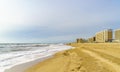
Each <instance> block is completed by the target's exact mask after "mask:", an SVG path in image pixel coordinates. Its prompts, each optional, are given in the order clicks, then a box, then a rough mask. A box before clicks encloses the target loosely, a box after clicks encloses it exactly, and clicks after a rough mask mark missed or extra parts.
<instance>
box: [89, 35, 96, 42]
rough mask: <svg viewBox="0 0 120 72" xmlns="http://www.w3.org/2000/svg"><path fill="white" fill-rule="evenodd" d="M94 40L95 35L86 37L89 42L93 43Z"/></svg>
mask: <svg viewBox="0 0 120 72" xmlns="http://www.w3.org/2000/svg"><path fill="white" fill-rule="evenodd" d="M95 40H96V38H95V36H94V37H91V38H88V42H89V43H94V42H95Z"/></svg>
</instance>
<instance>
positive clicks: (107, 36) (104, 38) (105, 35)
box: [95, 29, 113, 42]
mask: <svg viewBox="0 0 120 72" xmlns="http://www.w3.org/2000/svg"><path fill="white" fill-rule="evenodd" d="M112 34H113V33H112V29H107V30H103V31H100V32H97V33H96V34H95V38H96V42H112Z"/></svg>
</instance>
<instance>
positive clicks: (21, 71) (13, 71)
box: [4, 55, 53, 72]
mask: <svg viewBox="0 0 120 72" xmlns="http://www.w3.org/2000/svg"><path fill="white" fill-rule="evenodd" d="M52 57H53V55H48V56H45V57H42V58H38V59H35V60H32V61H28V62H25V63H21V64H18V65H15V66H13V67H11V68H9V69H6V70H5V71H4V72H25V70H26V69H28V68H30V67H32V66H33V65H35V64H37V63H39V62H42V61H44V60H46V59H49V58H52Z"/></svg>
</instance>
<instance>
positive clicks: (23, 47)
mask: <svg viewBox="0 0 120 72" xmlns="http://www.w3.org/2000/svg"><path fill="white" fill-rule="evenodd" d="M46 46H49V44H39V43H1V44H0V54H2V53H9V52H17V51H30V50H35V49H37V48H40V47H46Z"/></svg>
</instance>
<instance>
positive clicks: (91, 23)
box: [0, 0, 120, 43]
mask: <svg viewBox="0 0 120 72" xmlns="http://www.w3.org/2000/svg"><path fill="white" fill-rule="evenodd" d="M108 28H112V29H117V28H120V0H0V42H40V43H42V42H67V41H73V40H75V39H76V38H79V37H83V38H87V37H91V36H93V35H94V34H95V32H98V31H100V30H103V29H108Z"/></svg>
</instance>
